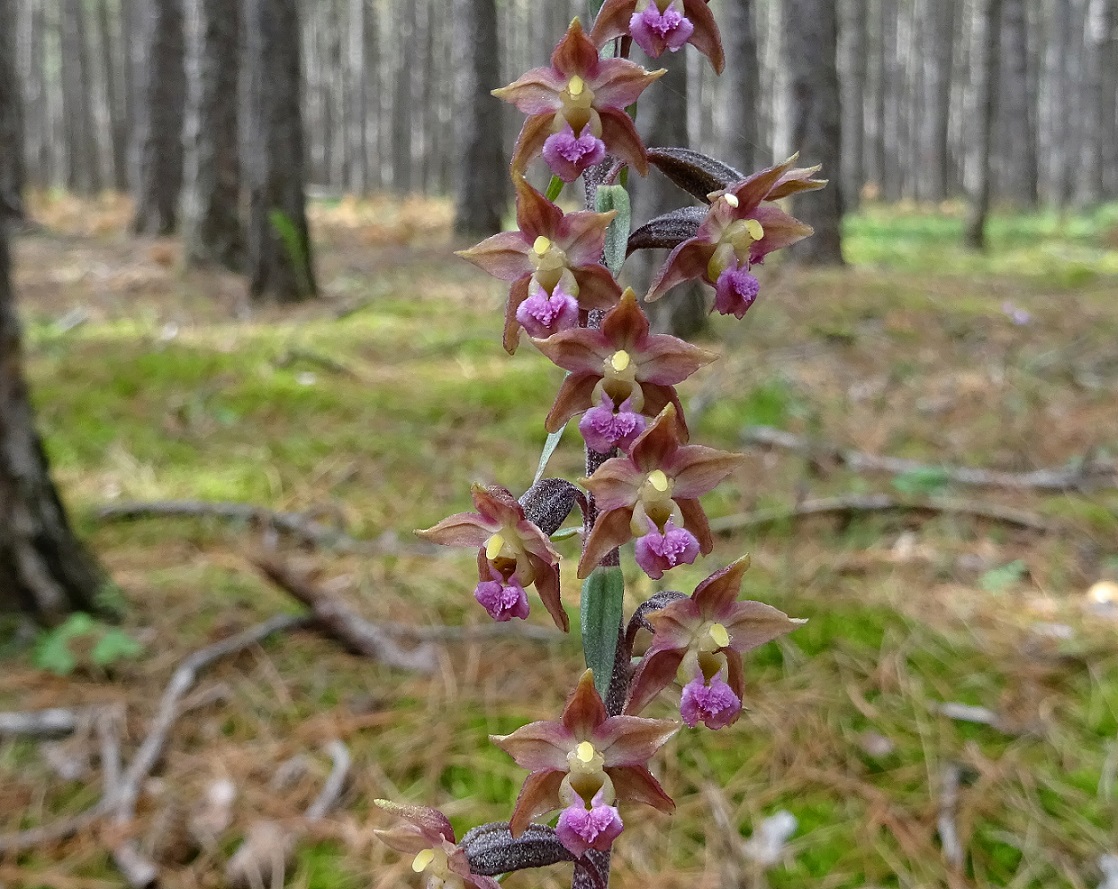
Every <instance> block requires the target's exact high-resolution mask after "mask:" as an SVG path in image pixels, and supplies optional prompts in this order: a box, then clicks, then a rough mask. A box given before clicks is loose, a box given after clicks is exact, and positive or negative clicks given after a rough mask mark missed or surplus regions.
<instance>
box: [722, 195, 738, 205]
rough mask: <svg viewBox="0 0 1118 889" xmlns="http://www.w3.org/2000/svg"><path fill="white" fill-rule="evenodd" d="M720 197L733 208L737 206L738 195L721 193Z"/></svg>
mask: <svg viewBox="0 0 1118 889" xmlns="http://www.w3.org/2000/svg"><path fill="white" fill-rule="evenodd" d="M722 197H723V198H724V199H725V200H726V203H727V204H729V205H730V206H731V207H735V208H736V207H737V205H738V196H737V195H736V194H724V195H722Z"/></svg>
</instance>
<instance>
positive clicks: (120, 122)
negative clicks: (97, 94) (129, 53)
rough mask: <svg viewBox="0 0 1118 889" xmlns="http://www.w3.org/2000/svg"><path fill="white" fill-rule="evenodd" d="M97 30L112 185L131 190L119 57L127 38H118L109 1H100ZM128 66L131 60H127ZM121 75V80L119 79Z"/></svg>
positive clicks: (117, 188) (126, 126) (98, 4)
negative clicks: (102, 75) (107, 124)
mask: <svg viewBox="0 0 1118 889" xmlns="http://www.w3.org/2000/svg"><path fill="white" fill-rule="evenodd" d="M97 30H98V32H99V34H98V36H99V45H100V48H101V68H102V70H103V74H104V78H105V109H106V113H107V115H108V123H109V144H110V146H111V151H112V173H113V187H114V188H116V190H117V191H121V192H124V191H127V190H128V118H127V109H126V107H125V102H124V97H123V96H122V95H121V93H122V92H123V90H122V88H121V85H122V83H123V80H124V78H120V75H119V71H118V65H117V63H116V60H117V58H118V55H119V48H120V45H121V44H122V43H124V42H125V41H123V40H122V41H119V42H118V41H117V40H116V39H115V37H116V34H115V32H114V29H113V24H112V18H111V16H110V10H109V0H98V3H97ZM124 67H125V68H127V67H128V63H127V62H125V63H124ZM118 78H120V79H118Z"/></svg>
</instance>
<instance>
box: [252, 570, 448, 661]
mask: <svg viewBox="0 0 1118 889" xmlns="http://www.w3.org/2000/svg"><path fill="white" fill-rule="evenodd" d="M255 564H256V567H257V568H259V569H260V571H261V572H262V573H263V574H264V576H265V577H267V578H268V580H270V581H272V583H274V584H275V585H276V586H278V587H279V588H280V589H282V590H284V591H286V592H288V593H290V594H291V595H292V596H294V597H295V598H296V599H298V600H299V601H300V602H302V603H303V604H304V605H306V606H307V607H308V608H309V609H310V610H311V615H312V616H313V618H314V623H315V626H316V627H317V628H318V629H319V630H321V631H322V632H324V633H325V634H326V635H328V636H330V638H332V639H334V640H335V641H336V642H340V643H341V644H342V646H343V647H344V648H345V649H346V650H347V651H349V652H351V653H352V654H359V655H362V656H364V657H369V658H373V659H375V660H379V661H381V662H382V663H384V664H387V665H388V666H390V667H399V668H400V669H403V670H415V671H417V672H421V673H431V672H433V671H434V669H435V667H436V665H437V657H436V654H437V650H436V648H435V646H433V645H431V644H430V643H423V644H421V645H419V646H417V647H416V648H413V649H411V650H410V651H408V650H405V649H403V648H401V647H400V646H399V645H397V644H396V641H395V640H394V639H392V637H391V636H389V635H388V633H386V632H385V631H384V630H383V629H381V628H380V627H379V626H377V625H376V624H374V623H370V622H369V621H367V620H365V618H363V617H361V616H360V615H358V614H356V613H354V612H353V611H352V610H351V609H350V608H349V607H348V606H346V605H343V604H342V603H341V602H338V601H336V600H335V599H332V598H331V597H330V595H329V594H328V593H327V592H326V591H325V590H323V589H322V588H321V587H318V586H316V585H315V584H313V583H312V582H311V581H310V580H309V579H308V578H306V577H305V576H302V575H300V574H297V573H295V572H294V571H293V570H292V569H291V568H289V567H288V566H287V565H285V564H284V563H282V562H280V561H279V560H278V559H276V558H274V557H267V556H260V557H258V558H257V559H256V560H255Z"/></svg>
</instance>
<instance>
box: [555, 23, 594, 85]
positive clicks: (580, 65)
mask: <svg viewBox="0 0 1118 889" xmlns="http://www.w3.org/2000/svg"><path fill="white" fill-rule="evenodd" d="M551 67H552V68H554V69H555V71H556V72H557V73H559V74H562V76H563V85H564V86H566V82H567V80H569V79H570V78H571V76H572V75H575V74H577V75H579V76H580V77H582V78H583V80H586V81H588V82H589V81H591V80H592V79H593V76H594V74H596V73H597V70H598V49H597V47H595V46H594V44H593V43H591V42H590V39H589V38H588V37H587V36H586V34H585V33H584V32H583V30H582V22H581V21H579V19H578V18H577V17H575V18H574V19H572V20H571V26H570V27H569V28H568V29H567V33H566V34H564V35H563V39H562V40H560V41H559V44H558V45H557V46H556V47H555V51H554V52H553V53H552V54H551Z"/></svg>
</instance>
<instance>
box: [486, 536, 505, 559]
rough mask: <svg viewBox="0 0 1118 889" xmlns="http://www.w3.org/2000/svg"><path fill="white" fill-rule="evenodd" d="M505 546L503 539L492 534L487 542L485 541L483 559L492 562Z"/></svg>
mask: <svg viewBox="0 0 1118 889" xmlns="http://www.w3.org/2000/svg"><path fill="white" fill-rule="evenodd" d="M504 545H505V538H504V537H502V536H501V535H500V534H494V535H493V536H492V537H490V538H489V539H488V540H487V541H485V558H487V559H488V560H489V561H490V562H492V561H493V560H494V559H495V558H497V556H499V555H500V554H501V549H502V548H503V547H504Z"/></svg>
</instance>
